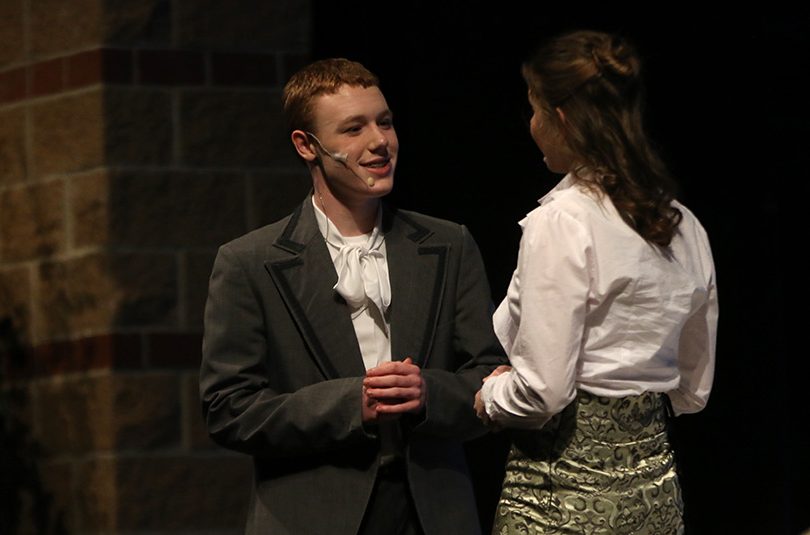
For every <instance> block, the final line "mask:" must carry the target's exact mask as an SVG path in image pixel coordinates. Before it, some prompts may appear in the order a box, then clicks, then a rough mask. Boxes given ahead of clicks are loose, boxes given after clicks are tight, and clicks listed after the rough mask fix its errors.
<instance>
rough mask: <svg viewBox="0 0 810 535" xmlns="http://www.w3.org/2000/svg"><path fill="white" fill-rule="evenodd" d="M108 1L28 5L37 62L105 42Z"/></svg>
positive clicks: (50, 0)
mask: <svg viewBox="0 0 810 535" xmlns="http://www.w3.org/2000/svg"><path fill="white" fill-rule="evenodd" d="M105 3H108V2H105V1H104V0H71V1H70V2H65V1H64V0H36V1H34V2H28V6H29V7H28V9H29V19H28V24H29V26H28V27H29V32H30V33H29V40H30V46H31V53H32V54H33V56H34V57H35V58H39V57H42V56H58V55H62V54H64V53H65V52H71V51H74V50H79V49H84V48H94V47H96V46H98V45H100V44H102V43H103V41H104V28H103V26H104V24H103V20H104V4H105Z"/></svg>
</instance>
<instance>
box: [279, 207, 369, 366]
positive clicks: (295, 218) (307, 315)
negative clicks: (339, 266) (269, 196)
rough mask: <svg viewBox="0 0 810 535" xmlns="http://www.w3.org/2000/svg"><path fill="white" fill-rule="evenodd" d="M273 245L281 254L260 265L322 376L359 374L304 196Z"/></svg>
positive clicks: (346, 317) (331, 271)
mask: <svg viewBox="0 0 810 535" xmlns="http://www.w3.org/2000/svg"><path fill="white" fill-rule="evenodd" d="M273 245H274V248H275V250H276V251H278V253H279V255H280V256H282V258H280V259H273V260H270V261H267V262H266V263H265V267H266V268H267V271H268V272H269V273H270V276H271V277H272V278H273V282H274V283H275V284H276V287H277V288H278V290H279V293H280V294H281V297H282V299H283V300H284V304H285V305H286V306H287V308H288V310H289V312H290V315H291V316H292V318H293V320H294V321H295V323H296V325H297V327H298V330H299V332H300V333H301V336H302V337H303V339H304V342H305V343H306V345H307V347H308V348H309V350H310V353H311V354H312V356H313V358H314V359H315V362H316V364H317V366H318V367H319V368H320V370H321V372H322V373H323V375H324V377H325V378H327V379H336V378H339V377H357V376H362V375H364V374H365V367H364V365H363V358H362V355H361V353H360V346H359V345H358V343H357V337H356V336H355V333H354V327H353V326H352V321H351V316H350V313H349V309H348V307H347V306H346V305H345V303H344V302H343V300H342V298H341V297H339V296H338V295H337V294H336V292H335V291H334V290H333V289H332V287H333V286H334V285H335V283H336V282H337V273H336V272H335V267H334V264H333V263H332V258H331V257H330V256H329V251H328V250H327V248H326V243H325V242H324V240H323V238H322V236H321V233H320V231H319V230H318V225H317V222H316V220H315V214H314V211H313V208H312V202H311V200H310V198H309V196H307V198H306V200H305V201H304V202H303V203H302V204H301V205H300V206H299V207H298V209H297V210H296V211H295V212H294V213H293V215H292V216H291V217H290V221H289V222H288V224H287V227H286V228H285V230H284V232H283V233H282V234H281V236H280V237H279V238H278V239H277V240H276V242H275V243H274V244H273ZM285 253H286V254H285ZM274 256H275V255H274Z"/></svg>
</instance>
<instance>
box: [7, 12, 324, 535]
mask: <svg viewBox="0 0 810 535" xmlns="http://www.w3.org/2000/svg"><path fill="white" fill-rule="evenodd" d="M236 4H238V6H239V10H236V9H235V7H234V6H235V5H236ZM236 4H235V3H231V2H216V1H214V0H129V1H113V0H106V1H104V0H71V1H70V2H64V1H63V0H9V1H4V2H0V321H4V323H3V324H2V325H4V326H5V328H4V330H3V333H4V334H3V336H4V339H5V340H4V342H3V343H2V344H0V358H2V361H1V362H0V366H2V379H3V389H2V395H3V403H2V404H0V411H4V412H2V413H0V414H4V417H5V418H6V421H12V422H13V423H14V424H15V425H18V427H17V428H15V436H16V437H17V439H16V440H18V442H20V443H23V442H24V443H25V444H26V447H25V448H22V447H20V448H18V450H20V451H17V452H16V453H15V455H18V456H19V458H20V460H21V463H22V464H25V463H24V462H23V461H25V460H31V461H32V462H35V464H33V465H32V466H34V467H35V468H36V470H28V474H27V475H26V476H25V478H27V479H25V481H28V482H29V483H31V482H34V483H31V484H30V485H28V487H31V488H33V487H37V485H40V487H41V492H39V491H36V490H31V488H25V489H23V490H22V491H21V493H20V496H21V501H20V502H19V507H18V508H17V510H18V511H19V512H20V521H19V529H18V532H19V533H26V532H29V531H31V532H33V529H34V528H33V527H32V526H33V525H34V524H35V523H36V522H37V520H36V518H37V517H40V520H39V522H42V520H41V517H42V511H41V510H40V511H39V512H37V510H36V508H37V507H38V505H37V504H39V506H40V507H41V506H42V503H45V504H46V509H47V523H48V524H49V525H50V528H49V529H51V531H53V532H59V529H61V528H63V529H64V532H67V533H88V534H89V533H130V532H131V533H135V532H149V533H151V534H157V533H163V532H165V533H176V532H179V531H182V532H184V533H196V532H200V533H202V532H204V533H219V532H223V533H230V532H239V530H240V529H241V523H242V521H243V516H244V507H245V504H246V498H245V496H246V492H247V489H248V485H249V482H250V479H249V478H250V475H249V466H248V464H247V460H246V459H245V458H243V457H241V456H238V455H235V454H229V453H227V452H224V451H223V450H221V449H219V448H216V447H215V446H213V445H212V444H211V443H210V441H209V440H208V438H207V436H206V434H205V432H204V429H203V427H202V422H201V418H200V409H199V400H198V398H197V369H198V365H199V357H200V339H201V336H200V334H201V329H202V322H201V318H202V309H203V306H204V302H205V295H206V290H207V279H208V275H209V272H210V267H211V263H212V260H213V257H214V254H215V252H216V248H217V246H218V245H219V244H221V243H223V242H224V241H227V240H229V239H231V238H233V237H236V236H238V235H240V234H242V233H244V232H246V231H247V230H249V229H252V228H255V227H257V226H260V225H262V224H265V223H268V222H271V221H273V220H275V219H277V218H279V217H281V216H282V215H284V214H286V213H287V212H288V211H289V210H290V208H291V207H292V206H293V205H294V204H296V203H297V202H299V201H300V199H301V198H302V197H303V195H304V194H305V192H306V191H307V189H308V187H309V184H308V179H307V177H306V175H305V173H304V169H303V167H302V166H300V164H298V162H296V161H295V159H294V157H293V153H292V149H291V147H290V143H289V141H288V140H287V138H286V135H285V133H284V128H283V127H282V123H281V117H280V104H279V95H280V89H281V85H282V84H283V82H284V80H286V78H287V77H288V76H289V74H290V73H291V72H292V70H294V69H295V68H297V67H298V66H299V65H300V64H301V63H302V62H303V61H305V60H306V58H307V54H308V49H309V40H310V35H309V33H310V30H309V19H310V7H309V4H308V2H302V1H298V0H274V1H266V0H264V1H262V0H248V1H243V2H238V3H236ZM15 348H16V349H15ZM21 435H24V436H21ZM23 450H24V451H23ZM12 458H13V456H12ZM40 487H37V488H40ZM37 496H39V498H38V497H37ZM43 497H44V498H43ZM6 522H7V523H8V522H9V521H8V520H6Z"/></svg>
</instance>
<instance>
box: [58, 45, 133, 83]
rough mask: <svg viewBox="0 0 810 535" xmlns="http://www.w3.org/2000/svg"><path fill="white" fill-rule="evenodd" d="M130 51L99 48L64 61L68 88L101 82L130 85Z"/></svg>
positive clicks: (131, 63) (131, 61) (131, 62)
mask: <svg viewBox="0 0 810 535" xmlns="http://www.w3.org/2000/svg"><path fill="white" fill-rule="evenodd" d="M132 54H133V53H132V51H131V50H122V49H112V48H100V49H96V50H88V51H87V52H80V53H79V54H75V55H73V56H70V57H68V58H67V59H66V61H67V68H66V71H67V82H66V85H67V87H69V88H76V87H84V86H88V85H92V84H97V83H101V82H107V83H111V84H130V83H132V78H133V76H132V65H133V60H132Z"/></svg>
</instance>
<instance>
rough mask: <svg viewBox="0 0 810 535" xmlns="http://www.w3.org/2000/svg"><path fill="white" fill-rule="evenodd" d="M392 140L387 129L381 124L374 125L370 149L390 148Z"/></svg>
mask: <svg viewBox="0 0 810 535" xmlns="http://www.w3.org/2000/svg"><path fill="white" fill-rule="evenodd" d="M389 143H390V141H389V139H388V135H387V134H386V132H385V130H383V129H382V128H380V127H379V126H374V127H373V129H372V131H371V141H370V142H369V149H370V150H372V151H373V150H379V149H381V148H388V145H389Z"/></svg>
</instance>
